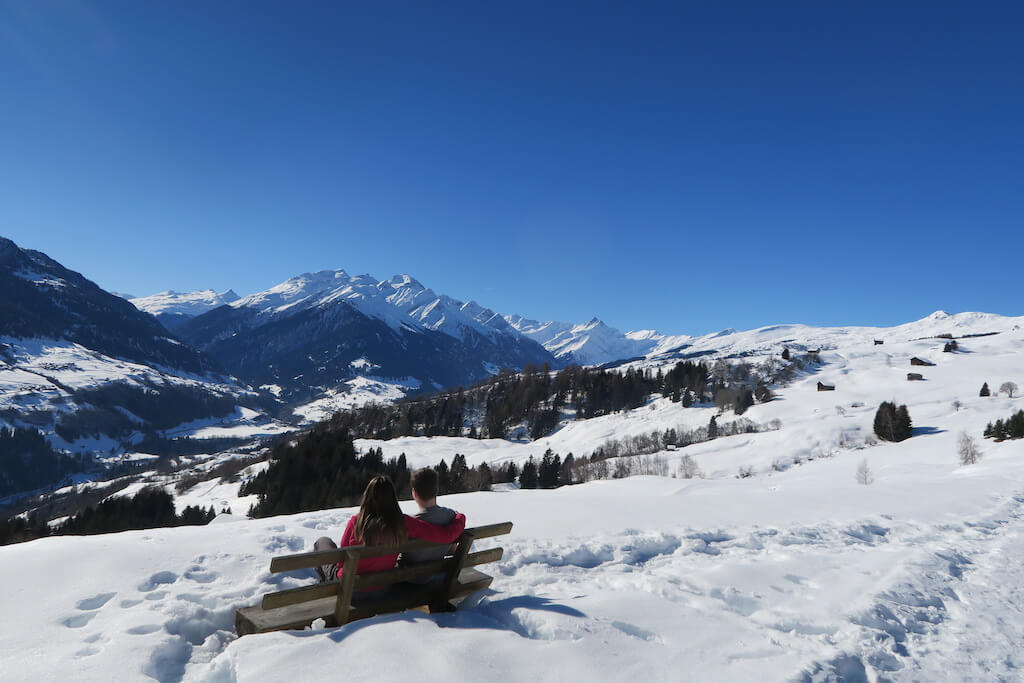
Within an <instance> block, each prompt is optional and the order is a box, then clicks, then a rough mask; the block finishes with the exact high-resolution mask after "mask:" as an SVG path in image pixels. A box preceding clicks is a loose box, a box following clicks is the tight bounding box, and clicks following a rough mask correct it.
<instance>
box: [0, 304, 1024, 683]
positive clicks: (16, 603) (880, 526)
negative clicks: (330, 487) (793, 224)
mask: <svg viewBox="0 0 1024 683" xmlns="http://www.w3.org/2000/svg"><path fill="white" fill-rule="evenodd" d="M1003 320H1005V319H1003ZM955 322H956V321H955V320H954V321H950V320H945V321H942V320H939V319H936V321H935V329H934V332H933V333H940V332H944V331H947V330H946V329H945V328H946V327H948V326H949V325H950V324H953V323H955ZM989 322H990V321H986V320H981V321H980V322H978V323H977V324H976V325H975V326H974V327H972V328H968V329H969V331H971V332H984V331H989V330H987V329H983V328H987V327H988V326H989ZM943 323H945V324H943ZM920 324H921V325H923V324H924V322H923V321H921V323H920ZM949 331H951V332H953V333H956V334H960V333H963V331H965V330H957V329H950V330H949ZM992 331H995V330H992ZM757 334H760V335H761V337H762V338H767V335H768V334H770V333H766V332H760V333H734V335H749V337H750V338H749V339H748V340H747V341H746V342H744V343H746V344H748V347H755V346H757V344H758V343H759V340H758V339H757V338H755V337H757ZM786 334H789V331H788V330H787V331H786ZM801 334H803V332H801V331H800V330H796V331H793V332H792V335H793V338H794V339H797V340H798V341H796V342H795V343H805V342H810V343H812V344H814V347H815V348H816V346H817V345H818V344H819V343H820V345H821V346H822V347H823V351H822V357H823V360H824V364H823V365H822V367H821V368H820V369H819V370H818V371H817V372H814V373H812V374H808V375H805V376H802V377H801V378H800V379H798V380H797V381H796V382H794V383H793V384H792V385H790V386H789V387H787V388H784V389H782V390H781V391H779V392H778V397H777V399H776V400H775V401H772V402H771V403H768V404H762V405H756V406H754V407H753V408H752V409H751V410H750V411H749V412H748V414H747V417H750V418H751V419H753V420H755V421H757V422H768V421H771V420H773V419H778V420H780V421H781V423H782V426H781V429H780V430H778V431H772V432H765V433H761V434H748V435H742V436H734V437H729V438H724V439H719V440H716V441H712V442H709V443H705V444H700V445H698V446H693V447H689V448H686V449H683V450H681V451H676V452H672V453H666V454H665V455H666V456H667V457H668V458H669V460H670V463H671V465H672V468H673V470H674V469H675V465H676V463H677V462H678V460H679V458H680V457H682V456H683V455H686V454H692V455H694V457H695V458H696V459H697V461H698V464H699V465H700V467H701V469H703V470H704V472H705V473H707V475H708V478H707V479H695V480H681V479H672V478H659V477H634V478H630V479H624V480H616V481H600V482H591V483H589V484H583V485H578V486H573V487H565V488H561V489H557V490H553V491H518V490H514V489H513V490H505V491H501V492H491V493H474V494H461V495H453V496H447V497H444V498H443V499H442V502H443V503H444V504H446V505H450V506H452V507H455V508H458V509H460V510H462V511H464V512H465V513H466V514H467V515H468V516H469V520H470V524H485V523H490V522H499V521H505V520H511V521H513V522H514V523H515V527H514V529H513V532H512V534H511V535H510V536H507V537H504V538H501V539H494V540H493V541H489V542H488V543H495V542H497V543H500V544H501V545H502V546H504V548H505V555H504V558H503V559H502V560H501V561H500V562H499V563H498V564H497V565H491V567H492V569H493V571H494V574H495V580H494V584H493V586H492V590H491V591H488V592H487V593H486V594H483V595H479V596H477V597H476V599H475V600H474V601H472V604H470V605H469V606H467V607H466V608H465V609H462V610H460V611H459V612H457V613H455V614H447V615H425V614H422V613H419V612H412V613H408V614H401V615H391V616H383V617H378V618H375V619H371V620H368V621H365V622H358V623H355V624H350V625H348V626H345V627H342V628H338V629H326V630H321V631H306V632H290V633H277V634H269V635H259V636H246V637H245V638H242V639H240V640H238V639H235V637H234V635H233V613H234V610H235V609H236V608H237V607H239V606H243V605H248V604H254V603H256V602H257V601H258V599H259V596H260V595H262V594H263V593H265V592H268V591H273V590H280V589H282V588H289V587H294V586H300V585H304V584H306V583H310V582H311V581H312V575H311V573H308V572H296V573H294V574H290V575H285V576H283V577H281V576H271V575H270V574H269V573H268V571H267V569H268V566H269V559H270V557H271V556H274V555H280V554H286V553H291V552H298V551H302V550H306V549H309V548H310V547H311V544H312V542H313V540H314V539H315V538H317V537H318V536H320V535H322V534H327V535H330V536H334V537H338V536H340V533H341V529H342V528H343V526H344V524H345V522H346V520H347V519H348V517H349V516H350V515H351V514H352V512H353V510H351V509H346V510H330V511H323V512H315V513H306V514H301V515H293V516H287V517H277V518H271V519H263V520H245V519H243V518H241V517H238V516H236V517H227V516H225V517H221V518H218V520H216V521H215V523H214V524H212V525H211V526H208V527H202V528H179V529H159V530H150V531H139V532H127V533H122V534H112V535H105V536H93V537H81V538H78V537H66V538H53V539H43V540H39V541H34V542H31V543H27V544H21V545H15V546H7V547H3V548H0V583H2V585H4V586H5V593H4V605H5V609H6V610H7V611H8V613H9V614H12V615H17V619H16V620H14V621H11V620H9V621H8V625H7V626H5V627H3V628H2V629H0V662H2V664H0V666H2V667H3V668H2V671H0V678H2V679H3V680H14V681H21V680H24V681H38V680H44V679H46V678H52V677H54V676H56V675H61V676H64V677H65V678H66V677H69V676H70V677H72V678H74V679H75V680H96V681H107V680H145V679H147V677H148V678H150V679H156V680H161V681H177V680H181V679H184V680H202V681H211V680H212V681H290V682H291V681H295V680H300V679H319V678H327V677H337V676H341V675H344V677H345V678H346V680H407V679H409V678H410V677H415V678H417V679H420V680H442V679H443V680H529V681H536V680H564V681H574V680H621V681H627V680H628V681H634V680H642V681H680V680H683V681H686V680H693V681H790V680H822V681H823V680H829V678H828V676H829V675H830V674H831V675H834V674H837V673H838V674H842V675H843V676H845V680H852V681H857V680H868V681H877V680H893V681H922V680H925V681H934V680H950V681H963V680H983V681H992V680H1018V679H1019V670H1020V668H1021V667H1024V654H1022V648H1021V647H1020V643H1021V642H1022V639H1024V615H1022V611H1024V595H1022V592H1024V589H1022V588H1021V586H1024V569H1022V561H1021V560H1022V558H1024V533H1022V532H1024V442H1021V441H1017V442H1013V441H1008V442H1005V443H1002V444H994V443H992V442H991V441H983V440H982V439H981V438H980V437H981V431H982V429H983V428H984V426H985V424H986V423H987V422H989V421H991V420H994V419H996V418H1002V417H1007V416H1008V415H1009V414H1010V413H1011V412H1013V411H1015V410H1018V409H1021V408H1024V399H1020V398H1012V399H1011V398H1008V397H1007V396H1005V394H1003V395H1000V396H998V397H992V398H980V397H978V390H979V388H980V387H981V384H982V382H985V381H987V382H988V383H989V386H990V387H991V388H992V389H993V390H995V389H998V387H999V385H1000V384H1002V383H1003V382H1004V381H1015V382H1017V383H1018V384H1022V383H1024V382H1022V380H1024V333H1022V331H1021V330H1020V329H1013V325H1009V326H1008V327H1006V328H1005V329H1004V330H1003V331H1002V333H1001V334H999V335H996V336H992V337H979V338H975V339H964V340H961V341H960V346H961V348H962V352H960V353H953V354H951V353H942V351H941V349H942V344H943V341H942V340H936V339H926V340H919V341H910V339H913V338H916V337H917V336H923V335H918V334H917V332H916V331H911V333H908V334H902V335H900V336H898V335H897V333H891V336H889V337H887V338H886V340H885V341H886V343H885V344H884V345H882V346H875V345H874V344H873V343H872V340H871V331H870V330H867V331H864V330H861V331H858V332H857V333H856V334H852V333H851V334H846V335H843V334H839V333H835V334H834V335H833V337H832V339H831V340H830V339H820V338H819V339H814V338H813V337H811V336H807V337H801V336H800V335H801ZM816 334H821V331H820V330H819V331H817V333H816ZM734 335H733V334H730V335H726V336H725V337H723V338H725V339H728V338H729V337H731V336H734ZM773 343H774V342H773ZM737 348H738V347H737ZM778 351H779V349H778V348H773V349H771V352H772V353H773V354H776V355H777V352H778ZM914 355H916V356H922V357H927V358H929V359H930V360H932V361H934V362H935V363H936V365H935V366H934V367H928V368H921V369H920V370H921V371H922V373H923V374H924V375H925V378H926V381H923V382H907V381H906V373H907V372H909V371H910V366H909V358H910V357H911V356H914ZM751 360H754V361H756V360H759V359H758V358H757V357H754V358H752V359H751ZM819 380H820V381H822V382H825V383H827V384H835V385H836V391H835V392H829V393H819V392H817V391H816V390H815V386H816V383H817V381H819ZM891 399H895V400H897V401H898V402H900V403H906V404H907V405H908V406H909V410H910V414H911V416H912V418H913V420H914V425H915V427H916V429H917V433H916V434H915V436H914V437H913V438H912V439H910V440H908V441H906V442H903V443H900V444H884V445H876V446H869V445H867V444H865V436H867V434H868V433H869V432H870V429H871V421H872V417H873V412H874V408H875V407H876V406H877V405H878V403H879V402H880V401H882V400H891ZM954 400H960V401H962V403H963V406H962V407H961V408H960V409H959V410H957V409H956V408H955V407H954V406H953V405H952V402H953V401H954ZM858 403H862V404H863V406H862V407H855V406H854V405H853V404H858ZM837 406H838V407H840V408H841V410H837V409H836V408H837ZM712 413H713V411H712V410H711V409H709V408H697V409H684V408H682V407H681V406H680V405H678V404H671V403H669V402H667V401H664V400H661V399H659V400H656V401H653V402H652V403H651V405H650V406H645V407H642V408H640V409H638V410H634V411H631V412H628V413H622V414H617V415H611V416H606V417H603V418H598V419H595V420H590V421H586V422H582V421H581V422H575V423H571V424H568V425H566V426H563V427H562V428H561V429H560V430H559V431H557V432H556V433H555V434H553V435H552V436H550V437H548V438H547V439H544V440H542V441H540V442H537V443H535V444H514V443H508V442H499V441H490V440H482V441H477V440H471V439H443V438H433V439H423V438H421V439H401V440H396V441H393V442H376V441H364V442H360V445H361V446H362V447H364V448H365V447H367V446H370V445H374V446H376V445H380V446H382V447H383V448H384V451H385V455H386V456H392V455H397V454H398V453H399V452H405V453H406V454H407V456H408V457H409V459H410V463H411V464H413V465H417V464H422V463H431V464H433V463H436V462H437V461H438V460H440V459H441V458H445V459H446V460H448V461H449V462H450V461H451V457H452V455H453V454H454V453H456V452H460V453H464V454H466V455H467V458H468V459H469V461H470V462H471V463H474V462H481V461H496V460H500V459H504V458H514V459H517V460H521V459H524V458H526V457H528V456H529V455H531V454H532V455H534V456H535V457H539V456H540V455H541V454H542V453H543V450H544V449H545V448H547V447H551V448H552V449H553V450H555V451H556V452H559V453H560V454H562V455H563V456H564V455H565V454H566V453H567V452H568V451H570V450H572V451H574V452H575V453H576V454H582V453H589V452H590V451H592V450H593V449H594V448H596V447H597V446H599V445H600V444H601V443H602V442H603V441H604V440H606V439H608V438H621V437H622V436H624V435H629V434H635V433H644V432H649V431H651V430H653V429H665V428H667V427H670V426H671V427H674V426H678V425H680V424H691V425H697V424H706V422H707V420H708V419H709V418H710V415H711V414H712ZM720 419H721V420H729V419H732V416H731V415H727V416H724V417H723V418H720ZM962 430H964V431H967V432H969V433H970V434H972V435H974V436H975V437H976V438H977V439H978V441H979V442H980V446H981V449H982V452H983V455H984V457H983V459H982V461H981V462H980V463H979V464H977V465H973V466H969V467H961V466H959V464H958V461H957V453H956V443H957V436H958V434H959V432H960V431H962ZM810 457H813V458H814V459H813V460H810V461H808V458H810ZM865 458H866V459H867V461H868V463H869V465H870V467H871V469H872V471H873V472H874V475H875V480H876V481H875V483H874V484H873V485H871V486H862V485H859V484H857V483H856V481H855V471H856V469H857V466H858V464H859V463H860V462H861V461H862V460H863V459H865ZM798 460H799V461H801V462H802V464H796V461H798ZM741 465H742V466H745V467H747V466H749V467H752V468H753V469H754V473H755V474H754V476H753V477H751V478H748V479H737V478H736V477H735V474H736V472H737V470H738V468H739V467H740V466H741ZM773 465H774V467H773ZM235 486H236V485H235ZM207 489H209V490H207ZM232 495H233V494H232V490H231V488H229V485H219V484H214V483H209V482H207V483H204V484H200V485H198V486H196V487H195V488H194V489H193V490H190V491H187V492H186V493H185V494H184V496H183V500H188V501H190V504H201V505H210V504H214V503H215V502H218V503H219V502H228V499H229V498H230V497H231V496H232ZM245 507H247V506H245ZM403 507H404V508H405V509H406V510H407V511H412V507H411V504H410V503H403ZM218 509H219V506H218ZM236 509H239V508H236ZM241 509H244V508H241ZM832 680H838V679H832Z"/></svg>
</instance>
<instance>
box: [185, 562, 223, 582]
mask: <svg viewBox="0 0 1024 683" xmlns="http://www.w3.org/2000/svg"><path fill="white" fill-rule="evenodd" d="M185 578H186V579H188V580H189V581H195V582H196V583H213V582H214V581H216V580H217V572H210V571H205V570H204V569H203V568H202V567H201V566H199V565H196V566H194V567H191V568H190V569H189V570H188V571H186V572H185Z"/></svg>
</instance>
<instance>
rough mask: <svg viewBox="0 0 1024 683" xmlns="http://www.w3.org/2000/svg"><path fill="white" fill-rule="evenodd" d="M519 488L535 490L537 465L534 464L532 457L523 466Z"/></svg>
mask: <svg viewBox="0 0 1024 683" xmlns="http://www.w3.org/2000/svg"><path fill="white" fill-rule="evenodd" d="M519 487H520V488H524V489H535V488H537V463H535V462H534V460H533V456H532V455H531V456H530V459H529V460H527V461H526V463H525V464H524V465H523V471H522V473H521V474H520V475H519Z"/></svg>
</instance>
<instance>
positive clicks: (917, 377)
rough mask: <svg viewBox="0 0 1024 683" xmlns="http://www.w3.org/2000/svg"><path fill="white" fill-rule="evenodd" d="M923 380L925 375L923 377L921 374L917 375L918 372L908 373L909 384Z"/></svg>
mask: <svg viewBox="0 0 1024 683" xmlns="http://www.w3.org/2000/svg"><path fill="white" fill-rule="evenodd" d="M921 379H924V375H922V374H920V373H917V372H908V373H907V381H908V382H914V381H917V380H921Z"/></svg>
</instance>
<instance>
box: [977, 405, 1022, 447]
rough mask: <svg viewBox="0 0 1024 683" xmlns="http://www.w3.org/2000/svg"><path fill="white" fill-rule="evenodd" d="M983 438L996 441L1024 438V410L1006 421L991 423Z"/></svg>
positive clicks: (986, 428)
mask: <svg viewBox="0 0 1024 683" xmlns="http://www.w3.org/2000/svg"><path fill="white" fill-rule="evenodd" d="M983 436H984V437H985V438H986V439H987V438H989V437H991V438H993V439H995V440H996V441H1005V440H1006V439H1020V438H1022V437H1024V410H1018V411H1017V412H1016V413H1014V414H1013V415H1011V416H1010V417H1008V418H1006V419H1005V420H996V421H995V422H989V423H988V425H987V426H986V427H985V431H984V433H983Z"/></svg>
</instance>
